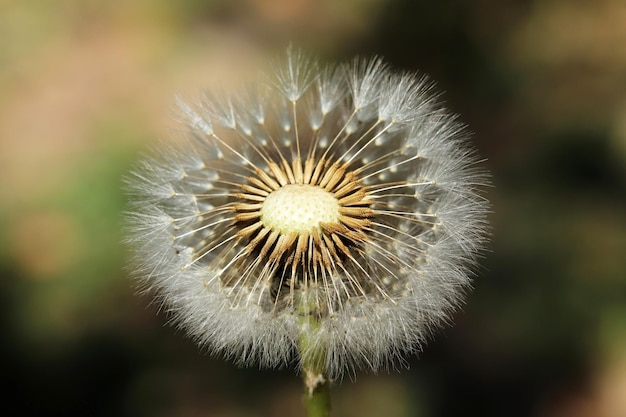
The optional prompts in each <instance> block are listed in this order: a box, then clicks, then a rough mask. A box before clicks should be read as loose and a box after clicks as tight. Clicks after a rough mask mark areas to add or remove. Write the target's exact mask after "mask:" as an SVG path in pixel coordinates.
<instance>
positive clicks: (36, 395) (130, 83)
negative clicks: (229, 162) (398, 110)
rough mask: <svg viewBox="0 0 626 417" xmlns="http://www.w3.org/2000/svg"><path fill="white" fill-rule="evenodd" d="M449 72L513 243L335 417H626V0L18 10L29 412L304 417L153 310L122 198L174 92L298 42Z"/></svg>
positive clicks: (18, 273)
mask: <svg viewBox="0 0 626 417" xmlns="http://www.w3.org/2000/svg"><path fill="white" fill-rule="evenodd" d="M290 42H291V43H293V44H295V45H298V46H302V47H304V48H306V49H307V50H310V51H312V52H313V53H315V54H317V55H319V56H320V57H322V58H323V59H327V60H345V59H348V58H350V57H352V56H353V55H355V54H361V55H370V54H379V55H382V56H384V57H385V58H386V59H387V60H388V61H390V62H391V63H392V64H393V66H394V67H396V68H397V69H402V70H420V71H422V72H425V73H428V74H430V75H431V77H432V78H433V79H434V80H435V81H436V82H437V83H438V85H439V88H440V89H441V90H444V91H445V95H444V98H445V100H446V102H447V104H448V106H449V107H450V108H451V109H452V110H453V111H455V112H457V113H460V114H461V118H462V120H463V121H464V122H466V123H467V124H468V125H469V126H470V127H471V130H472V131H473V132H475V144H476V146H477V147H478V149H479V150H480V152H481V154H482V155H483V156H484V157H485V158H486V159H487V161H486V162H485V166H486V167H487V168H488V169H489V170H490V171H491V172H492V175H493V184H494V187H493V188H491V189H489V190H488V193H489V198H490V199H491V200H492V202H493V211H494V212H493V215H492V216H491V222H492V226H493V240H492V243H491V245H490V251H489V253H487V254H486V256H485V259H484V261H483V268H482V269H481V270H480V271H478V277H477V279H476V281H475V288H474V291H473V292H472V294H471V295H470V296H469V297H468V300H467V305H466V306H465V308H464V310H463V311H462V312H459V313H458V314H456V316H455V320H454V321H455V325H454V326H453V327H450V328H447V329H444V330H442V331H440V332H439V334H438V335H437V337H436V339H435V340H434V341H433V342H432V343H430V344H429V345H428V346H427V347H426V349H425V350H424V352H423V353H421V354H420V355H419V356H418V357H415V358H411V359H410V361H409V362H410V368H409V369H408V370H403V371H401V372H392V373H390V374H388V375H387V374H383V375H378V376H372V375H366V374H363V375H358V376H357V378H356V380H354V381H351V380H345V381H343V383H342V384H341V385H339V386H337V387H336V389H335V391H334V392H333V396H334V397H333V400H334V411H335V414H334V415H336V416H340V415H341V416H355V417H356V416H359V417H367V416H386V417H400V416H424V417H444V416H446V417H447V416H458V415H463V416H470V415H480V416H487V417H488V416H513V417H514V416H540V417H564V416H568V417H569V416H572V417H624V416H626V5H625V4H624V2H623V1H622V0H577V1H574V0H545V1H544V0H541V1H540V0H536V1H531V0H476V1H462V0H444V1H421V0H345V1H335V0H237V1H232V0H213V1H210V0H208V1H202V0H184V1H167V0H156V1H148V0H138V1H132V2H130V1H129V2H125V1H121V0H115V1H109V2H101V1H95V0H93V1H92V0H58V1H44V0H40V1H35V0H26V1H17V0H15V1H10V0H9V1H7V0H1V1H0V193H1V194H0V274H1V280H0V330H1V332H2V333H1V334H2V342H1V344H0V375H2V376H3V381H4V384H3V385H4V388H2V396H3V397H5V398H4V400H3V408H5V410H11V409H15V410H17V411H16V412H19V413H20V415H24V416H35V415H46V416H50V415H64V416H134V417H141V416H176V417H196V416H223V417H234V416H237V417H239V416H301V415H302V414H303V412H302V409H301V404H300V395H301V393H300V381H299V379H298V377H297V376H295V375H294V374H293V372H292V371H291V370H282V371H267V370H266V371H259V370H256V369H239V368H237V367H235V366H234V365H231V364H230V363H228V362H225V361H223V360H221V359H219V358H211V357H209V356H207V355H206V354H205V353H203V352H201V351H200V350H199V349H197V348H196V346H195V345H193V343H192V342H191V341H189V340H187V339H185V338H184V337H183V335H182V334H180V332H177V331H176V330H175V329H174V328H172V327H169V326H167V317H166V316H165V315H164V314H161V313H159V312H158V309H157V307H156V306H153V305H150V300H148V299H146V298H145V297H140V296H137V295H136V288H134V286H133V283H132V281H131V280H130V279H129V278H128V274H127V271H126V270H125V269H124V265H125V259H126V254H125V250H124V248H123V246H122V244H121V243H120V242H121V240H122V234H121V232H120V224H121V216H122V213H123V211H124V209H125V205H126V203H125V197H124V194H123V192H122V191H121V188H122V177H123V176H124V174H125V173H126V172H127V170H128V169H129V167H130V166H131V164H132V162H133V161H134V160H136V159H137V158H138V155H139V154H140V152H142V151H143V150H145V149H146V148H147V147H149V146H150V145H151V144H154V143H156V142H157V141H159V140H161V139H163V138H167V137H168V135H169V133H168V132H170V131H171V129H173V128H175V126H174V124H173V123H172V122H171V121H170V115H171V109H172V104H173V99H172V97H173V96H174V94H177V93H179V94H182V95H183V96H185V97H190V98H195V97H197V96H198V95H199V91H200V90H201V89H204V88H207V87H211V86H220V87H227V86H229V85H234V84H238V83H239V82H240V81H241V80H242V79H244V78H245V77H247V76H250V75H251V74H254V73H255V72H256V70H257V68H258V67H259V65H260V64H261V63H264V62H266V60H267V59H268V58H269V57H275V56H276V55H277V54H279V53H280V52H281V51H283V50H284V48H285V47H286V46H287V45H288V44H289V43H290Z"/></svg>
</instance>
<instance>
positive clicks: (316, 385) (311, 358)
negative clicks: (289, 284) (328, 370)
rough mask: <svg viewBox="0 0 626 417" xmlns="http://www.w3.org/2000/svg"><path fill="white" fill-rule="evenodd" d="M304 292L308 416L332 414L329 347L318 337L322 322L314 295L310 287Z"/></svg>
mask: <svg viewBox="0 0 626 417" xmlns="http://www.w3.org/2000/svg"><path fill="white" fill-rule="evenodd" d="M301 295H302V296H301V298H300V338H299V341H298V345H299V346H298V348H299V350H300V357H301V358H302V378H303V382H304V406H305V408H306V413H307V414H306V415H307V417H328V416H329V415H330V380H329V379H328V377H327V376H326V375H325V374H324V369H325V364H326V349H325V348H324V346H320V344H319V343H316V340H315V335H316V334H317V332H318V330H319V327H320V322H319V320H318V319H317V312H316V309H315V302H314V300H313V299H312V298H313V297H311V294H310V293H309V292H307V291H306V290H305V291H303V292H302V294H301Z"/></svg>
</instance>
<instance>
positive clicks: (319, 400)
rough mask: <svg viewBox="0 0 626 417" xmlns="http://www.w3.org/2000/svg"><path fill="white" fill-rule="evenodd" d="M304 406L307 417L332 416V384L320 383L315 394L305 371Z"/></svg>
mask: <svg viewBox="0 0 626 417" xmlns="http://www.w3.org/2000/svg"><path fill="white" fill-rule="evenodd" d="M304 379H305V380H304V406H305V408H306V415H307V417H328V416H329V415H330V382H329V381H328V380H325V381H324V382H321V383H318V384H317V385H316V386H315V388H313V392H311V391H310V388H309V386H308V383H307V371H306V370H305V371H304Z"/></svg>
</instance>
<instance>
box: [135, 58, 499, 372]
mask: <svg viewBox="0 0 626 417" xmlns="http://www.w3.org/2000/svg"><path fill="white" fill-rule="evenodd" d="M274 72H275V73H274V74H273V75H268V76H265V77H262V78H261V79H260V80H259V82H258V83H256V84H252V85H251V86H248V87H247V88H245V89H244V90H243V91H240V92H236V93H234V94H231V95H225V94H207V95H206V96H205V97H203V98H202V99H201V100H199V101H198V102H197V103H196V104H193V105H190V104H187V103H186V102H184V101H182V100H181V99H178V100H177V104H178V109H179V113H180V116H179V119H180V120H181V122H182V123H184V124H185V125H186V126H187V128H188V133H187V134H186V135H185V136H184V137H183V138H181V140H180V141H179V142H180V144H179V145H177V146H173V147H166V148H163V149H161V150H160V151H159V152H157V154H156V155H155V156H152V157H147V158H145V159H144V160H143V161H141V162H140V163H139V164H138V167H137V169H136V170H135V171H134V172H133V174H132V175H131V177H130V178H129V180H128V182H129V183H130V188H131V194H132V196H133V202H132V208H131V213H130V214H129V215H128V223H129V227H128V229H129V232H128V234H129V236H128V241H129V243H130V244H132V246H133V251H134V259H135V260H134V265H135V268H136V271H137V276H138V277H139V280H140V282H141V283H142V285H143V286H144V287H145V288H146V290H149V291H153V292H154V293H155V294H156V295H157V296H158V297H159V300H160V301H161V302H162V303H163V305H164V306H165V307H166V308H167V310H168V311H169V312H170V313H171V315H172V318H173V320H174V322H175V323H176V324H177V325H179V326H180V327H181V328H183V329H184V330H185V331H186V332H187V333H188V334H189V335H190V336H192V337H193V338H195V339H196V340H197V341H198V343H199V344H201V345H202V346H205V347H207V348H208V349H209V350H211V351H213V352H216V353H217V352H219V353H222V354H224V355H225V356H227V357H229V358H231V359H233V360H234V361H236V362H239V363H241V364H246V365H249V364H255V363H256V364H259V365H261V366H268V367H275V366H282V365H287V364H289V363H292V362H294V361H295V363H296V364H301V363H302V361H303V360H304V359H303V358H307V357H311V356H314V355H315V354H316V353H315V352H317V349H320V348H322V349H323V350H324V352H325V355H324V359H323V360H324V363H323V364H322V367H323V368H324V369H325V372H326V374H327V375H328V376H329V377H331V378H337V377H340V376H341V375H343V374H344V373H346V372H348V373H354V372H356V371H357V370H358V369H362V368H366V369H369V370H373V371H376V370H379V369H381V368H384V367H387V366H390V365H393V364H398V363H402V358H403V356H404V355H405V354H406V353H410V352H414V351H416V350H418V349H420V347H421V346H422V345H423V343H424V342H425V340H426V338H427V337H428V335H429V334H430V333H431V332H432V330H433V329H435V328H437V327H438V326H439V325H441V324H443V323H446V322H447V321H448V320H449V316H450V313H451V312H453V311H454V309H455V308H456V307H457V306H458V304H459V303H460V301H461V300H462V297H463V294H464V293H465V290H466V289H467V288H468V286H469V283H470V276H471V271H472V268H473V267H474V266H475V264H476V258H477V256H478V255H479V254H480V253H481V251H482V250H483V247H484V245H485V242H486V236H487V233H486V229H487V224H486V220H485V217H486V212H487V209H488V206H489V205H488V202H487V201H486V200H485V198H484V197H483V195H482V191H481V190H482V188H483V187H484V186H485V185H486V184H487V183H488V181H487V177H486V175H485V173H484V171H482V170H481V169H480V168H479V165H477V164H478V161H479V160H478V158H477V156H476V155H475V152H474V151H473V150H472V148H471V147H470V146H469V145H468V143H467V134H466V133H465V130H464V128H463V126H462V125H461V124H460V123H459V122H457V121H456V118H455V117H454V116H452V115H450V114H449V113H448V112H447V111H446V110H445V109H443V108H442V107H441V106H440V105H439V104H438V102H437V100H436V98H435V96H433V94H432V89H433V85H432V83H431V82H429V81H428V80H426V79H425V78H423V77H417V76H414V75H411V74H401V75H396V74H394V73H393V72H392V71H391V70H390V69H389V68H388V67H387V66H386V65H385V64H384V62H383V61H382V60H381V59H378V58H376V59H369V60H368V59H359V60H355V61H352V63H350V64H345V65H339V66H332V65H329V66H321V65H318V64H317V63H316V62H315V61H314V60H312V59H310V58H308V57H306V56H305V55H304V54H303V53H301V52H299V51H294V50H291V49H290V50H289V52H288V53H287V58H286V60H284V62H283V63H282V64H280V65H279V66H277V67H276V68H275V70H274ZM303 317H311V318H313V319H314V322H315V323H316V325H315V326H313V325H311V322H303V320H302V318H303ZM302 337H306V338H307V339H308V340H310V341H311V343H309V347H308V348H305V349H304V350H301V351H298V343H299V340H301V339H302Z"/></svg>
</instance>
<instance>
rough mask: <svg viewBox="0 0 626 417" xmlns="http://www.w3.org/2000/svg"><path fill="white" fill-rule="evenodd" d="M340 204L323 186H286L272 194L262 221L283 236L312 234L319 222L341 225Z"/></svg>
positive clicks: (265, 204) (262, 209) (264, 203)
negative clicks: (339, 223) (294, 233)
mask: <svg viewBox="0 0 626 417" xmlns="http://www.w3.org/2000/svg"><path fill="white" fill-rule="evenodd" d="M338 218H339V201H338V200H337V199H336V198H335V197H334V196H333V195H332V194H331V193H329V192H328V191H326V190H324V189H323V188H321V187H318V186H315V185H308V184H287V185H285V186H283V187H281V188H279V189H278V190H276V191H273V192H272V193H270V195H268V196H267V198H266V199H265V201H264V202H263V207H262V208H261V222H262V223H263V225H264V226H265V227H267V228H269V229H272V230H277V231H279V232H281V233H283V234H288V233H293V232H296V233H298V234H303V233H310V232H312V231H313V229H314V228H320V223H338V222H339V220H338Z"/></svg>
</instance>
